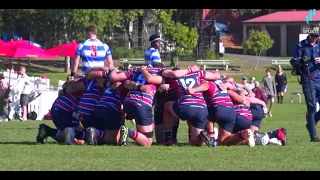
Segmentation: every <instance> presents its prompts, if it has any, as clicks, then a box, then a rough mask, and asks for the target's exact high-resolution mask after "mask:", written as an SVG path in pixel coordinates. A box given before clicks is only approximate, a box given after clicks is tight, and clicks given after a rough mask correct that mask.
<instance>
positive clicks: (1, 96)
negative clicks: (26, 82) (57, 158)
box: [0, 73, 10, 122]
mask: <svg viewBox="0 0 320 180" xmlns="http://www.w3.org/2000/svg"><path fill="white" fill-rule="evenodd" d="M9 94H10V88H9V82H8V81H7V80H6V79H5V78H4V76H3V74H2V73H1V74H0V122H1V121H2V120H4V121H8V107H7V99H8V98H9Z"/></svg>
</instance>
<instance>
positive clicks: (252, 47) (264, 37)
mask: <svg viewBox="0 0 320 180" xmlns="http://www.w3.org/2000/svg"><path fill="white" fill-rule="evenodd" d="M273 43H274V40H273V39H271V37H270V35H269V33H268V32H267V31H255V30H251V31H250V32H249V38H248V39H247V40H246V42H245V43H244V44H243V48H244V49H246V50H248V52H249V53H250V54H254V55H256V57H257V62H256V65H255V67H254V69H257V67H258V64H259V60H260V56H261V53H262V52H265V51H267V50H269V49H271V48H272V46H273Z"/></svg>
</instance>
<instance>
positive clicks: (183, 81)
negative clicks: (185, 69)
mask: <svg viewBox="0 0 320 180" xmlns="http://www.w3.org/2000/svg"><path fill="white" fill-rule="evenodd" d="M204 77H205V71H198V72H190V73H188V74H187V75H185V76H182V77H180V78H177V79H172V82H171V83H170V85H171V88H172V89H173V90H174V91H175V93H176V95H177V96H178V97H179V100H178V102H179V103H180V104H188V105H193V106H205V107H206V106H207V105H206V102H205V100H204V98H203V95H202V92H197V93H195V94H193V95H189V94H186V93H185V88H187V87H189V88H195V87H198V86H200V85H201V81H202V80H203V79H204Z"/></svg>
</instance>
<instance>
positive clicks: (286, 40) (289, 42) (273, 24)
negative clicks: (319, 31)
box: [242, 11, 320, 56]
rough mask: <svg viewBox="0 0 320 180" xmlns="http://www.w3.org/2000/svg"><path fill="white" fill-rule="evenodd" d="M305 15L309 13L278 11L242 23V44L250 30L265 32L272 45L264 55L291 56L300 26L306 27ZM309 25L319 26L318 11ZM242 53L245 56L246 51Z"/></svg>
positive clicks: (319, 14) (319, 16)
mask: <svg viewBox="0 0 320 180" xmlns="http://www.w3.org/2000/svg"><path fill="white" fill-rule="evenodd" d="M307 15H309V11H278V12H275V13H271V14H268V15H264V16H260V17H257V18H253V19H249V20H246V21H243V32H242V33H243V42H245V41H246V40H247V37H248V33H249V31H250V30H251V29H254V30H266V31H268V33H269V34H270V36H271V38H272V39H273V40H274V45H273V47H272V48H271V49H270V50H268V51H267V52H266V53H265V54H264V55H267V56H293V54H294V50H295V48H296V46H297V43H298V42H299V34H301V29H302V26H306V25H307V24H306V16H307ZM310 24H313V25H317V26H319V25H320V11H316V14H315V15H313V16H312V22H310ZM310 24H309V25H310ZM243 53H244V54H247V51H246V50H244V51H243Z"/></svg>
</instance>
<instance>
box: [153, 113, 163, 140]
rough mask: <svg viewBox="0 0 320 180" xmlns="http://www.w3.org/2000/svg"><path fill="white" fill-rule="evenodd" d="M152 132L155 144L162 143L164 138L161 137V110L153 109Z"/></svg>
mask: <svg viewBox="0 0 320 180" xmlns="http://www.w3.org/2000/svg"><path fill="white" fill-rule="evenodd" d="M154 125H155V127H154V131H155V136H156V142H157V143H158V144H163V143H164V136H163V109H160V108H157V109H156V107H155V108H154Z"/></svg>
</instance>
